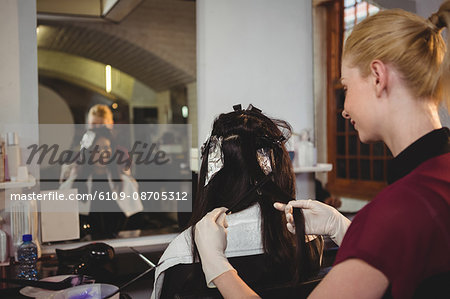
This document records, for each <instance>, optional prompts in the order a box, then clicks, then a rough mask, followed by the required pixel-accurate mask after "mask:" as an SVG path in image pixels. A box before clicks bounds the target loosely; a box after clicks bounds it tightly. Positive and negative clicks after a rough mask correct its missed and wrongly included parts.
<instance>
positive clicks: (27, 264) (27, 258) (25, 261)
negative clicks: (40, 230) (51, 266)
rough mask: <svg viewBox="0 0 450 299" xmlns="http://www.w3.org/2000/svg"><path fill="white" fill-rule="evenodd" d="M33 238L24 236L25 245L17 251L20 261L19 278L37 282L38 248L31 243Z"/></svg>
mask: <svg viewBox="0 0 450 299" xmlns="http://www.w3.org/2000/svg"><path fill="white" fill-rule="evenodd" d="M32 239H33V237H32V236H31V235H23V236H22V241H23V243H22V244H21V245H20V246H19V248H18V249H17V256H18V259H19V274H18V278H20V279H28V280H37V268H36V261H37V247H36V244H34V243H33V242H31V240H32Z"/></svg>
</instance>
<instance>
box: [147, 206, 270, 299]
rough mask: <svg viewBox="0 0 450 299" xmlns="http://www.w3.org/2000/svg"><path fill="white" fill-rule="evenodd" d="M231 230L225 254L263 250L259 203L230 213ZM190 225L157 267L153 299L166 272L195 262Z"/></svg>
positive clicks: (158, 294)
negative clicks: (174, 267)
mask: <svg viewBox="0 0 450 299" xmlns="http://www.w3.org/2000/svg"><path fill="white" fill-rule="evenodd" d="M227 222H228V229H227V230H228V233H227V249H226V250H225V255H226V256H227V257H228V258H230V257H236V256H247V255H256V254H261V253H264V249H263V244H262V232H261V212H260V207H259V204H257V203H256V204H254V205H252V206H250V207H249V208H247V209H245V210H243V211H240V212H237V213H233V214H230V215H228V216H227ZM192 263H193V258H192V242H191V228H188V229H186V230H185V231H183V232H182V233H181V234H179V235H178V236H177V237H176V238H175V239H174V240H173V241H172V242H171V243H170V244H169V246H168V247H167V249H166V251H164V253H163V255H162V256H161V258H160V260H159V262H158V265H159V266H158V267H157V268H156V271H155V282H154V285H153V292H152V296H151V298H152V299H156V298H160V296H161V290H162V286H163V282H164V272H165V271H166V270H167V269H169V268H171V267H173V266H175V265H178V264H192Z"/></svg>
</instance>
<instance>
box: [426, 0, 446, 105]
mask: <svg viewBox="0 0 450 299" xmlns="http://www.w3.org/2000/svg"><path fill="white" fill-rule="evenodd" d="M429 21H430V23H431V24H433V25H434V26H435V27H436V29H437V30H438V32H441V31H442V29H444V28H447V30H446V41H447V47H449V46H450V28H449V27H450V1H445V2H444V3H442V4H441V6H440V7H439V10H438V11H437V12H436V13H434V14H432V15H431V16H430V18H429ZM449 52H450V51H448V50H447V51H446V53H445V56H444V61H443V62H442V65H441V70H440V73H439V76H440V78H439V83H438V85H439V88H440V89H441V95H442V98H443V99H444V103H445V104H446V106H447V110H448V112H449V113H450V53H449Z"/></svg>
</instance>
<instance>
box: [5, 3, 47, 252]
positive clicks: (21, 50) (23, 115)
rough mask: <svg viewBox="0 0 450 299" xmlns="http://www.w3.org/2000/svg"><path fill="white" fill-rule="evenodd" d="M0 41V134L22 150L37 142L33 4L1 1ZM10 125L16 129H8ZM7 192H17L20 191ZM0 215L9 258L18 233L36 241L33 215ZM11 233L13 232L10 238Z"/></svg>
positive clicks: (25, 207) (23, 206)
mask: <svg viewBox="0 0 450 299" xmlns="http://www.w3.org/2000/svg"><path fill="white" fill-rule="evenodd" d="M0 38H1V40H2V42H1V43H0V133H5V132H6V131H15V132H17V133H18V135H19V139H20V143H21V148H22V151H23V148H24V147H25V146H26V145H27V144H33V143H34V144H37V143H38V141H39V132H38V127H37V124H38V76H37V42H36V1H30V0H2V1H1V3H0ZM14 124H15V125H19V126H11V125H14ZM26 125H28V126H26ZM28 170H29V172H31V173H32V174H33V175H34V176H35V177H37V178H39V171H38V168H37V165H34V166H33V167H30V166H29V167H28ZM9 190H13V191H14V192H20V189H17V190H16V189H9ZM8 192H9V191H7V192H4V191H3V190H0V206H4V200H5V193H6V194H8ZM20 206H21V211H35V208H36V203H34V202H30V203H24V204H20ZM0 214H2V215H1V216H2V217H4V220H6V222H5V224H3V227H2V229H4V230H5V231H6V232H7V233H8V234H9V238H10V239H9V240H8V242H9V244H10V252H9V255H10V256H11V255H13V253H14V249H13V248H14V246H16V245H17V244H19V243H20V242H21V241H20V239H21V233H30V230H29V228H30V225H31V227H32V228H31V233H32V234H33V239H34V240H35V241H36V236H37V235H38V233H37V231H38V225H37V219H38V218H37V214H36V213H32V215H33V216H32V217H31V218H29V217H28V216H25V215H26V214H25V213H23V212H19V213H11V214H10V213H6V214H5V213H4V211H0ZM13 218H14V219H16V220H15V221H14V220H12V219H13ZM10 219H11V221H10ZM10 222H14V223H15V226H14V229H11V228H10ZM11 231H15V233H14V234H13V236H11V233H10V232H11ZM38 252H40V249H38Z"/></svg>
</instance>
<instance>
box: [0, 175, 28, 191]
mask: <svg viewBox="0 0 450 299" xmlns="http://www.w3.org/2000/svg"><path fill="white" fill-rule="evenodd" d="M34 185H36V179H35V178H34V176H32V175H31V174H29V175H28V181H25V182H2V183H0V189H13V188H26V187H33V186H34Z"/></svg>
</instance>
